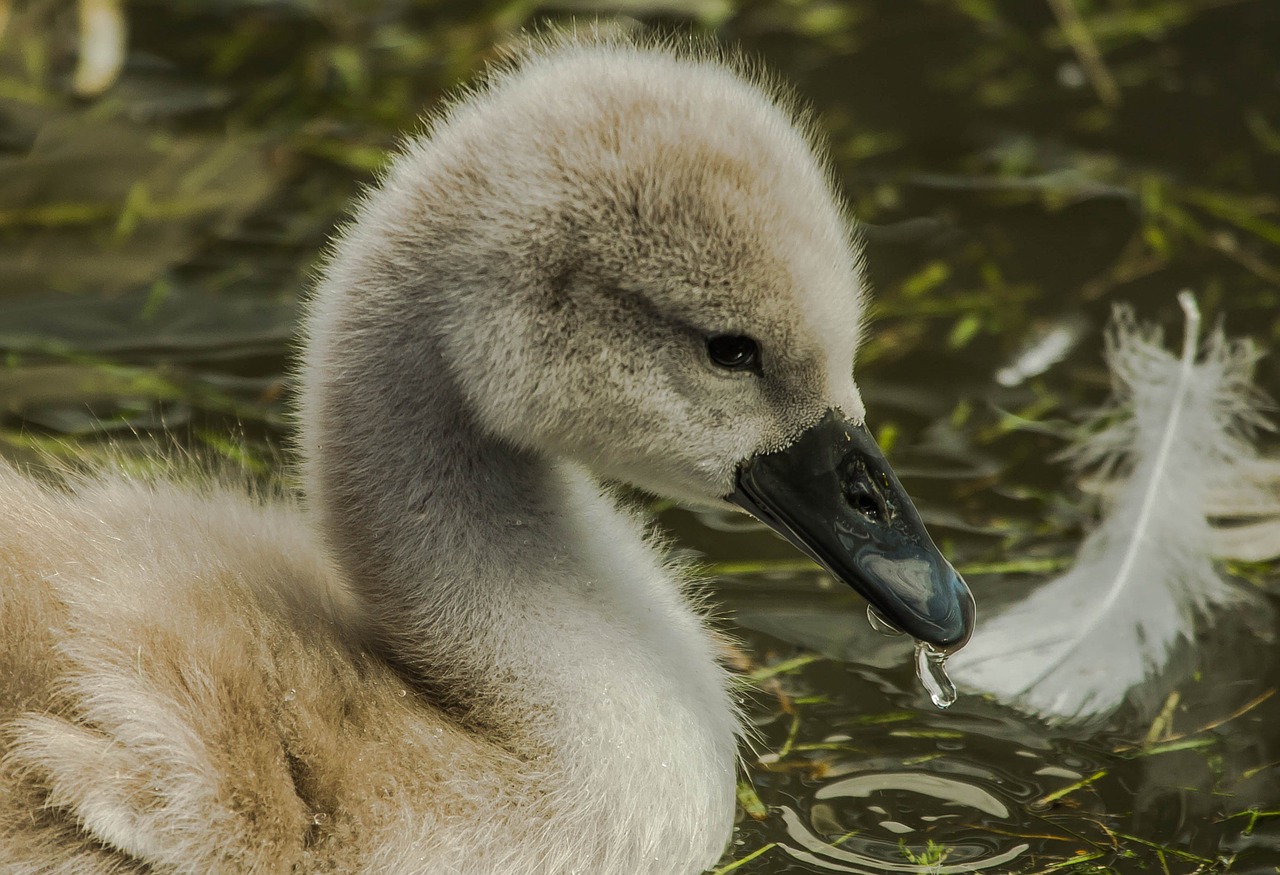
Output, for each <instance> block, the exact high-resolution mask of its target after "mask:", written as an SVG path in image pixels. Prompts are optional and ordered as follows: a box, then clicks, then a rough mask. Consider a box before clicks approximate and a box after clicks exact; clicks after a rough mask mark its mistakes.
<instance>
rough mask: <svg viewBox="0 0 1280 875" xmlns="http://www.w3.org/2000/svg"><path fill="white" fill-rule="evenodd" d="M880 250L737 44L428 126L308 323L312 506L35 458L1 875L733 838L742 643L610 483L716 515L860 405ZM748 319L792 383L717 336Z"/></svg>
mask: <svg viewBox="0 0 1280 875" xmlns="http://www.w3.org/2000/svg"><path fill="white" fill-rule="evenodd" d="M861 312H862V299H861V292H860V283H859V269H858V259H857V255H856V250H855V247H854V246H853V245H852V243H851V242H850V236H849V232H848V226H847V223H846V221H845V217H844V215H843V210H842V207H841V206H840V203H839V201H838V199H837V198H836V197H835V196H834V195H833V192H832V187H831V185H830V180H829V173H828V171H827V170H826V169H825V167H824V166H823V164H822V163H821V161H820V160H818V159H817V158H815V155H814V153H813V151H812V147H811V145H810V143H809V140H808V137H807V135H806V134H805V133H804V132H803V131H802V130H801V129H800V128H799V127H798V126H797V122H796V120H795V118H794V117H793V115H792V114H791V113H790V112H789V111H787V110H785V109H782V108H779V105H778V104H777V103H776V102H775V99H774V98H772V97H770V96H769V94H768V93H767V92H766V90H763V89H762V88H761V87H759V86H758V85H756V84H753V83H752V82H751V81H750V80H749V79H748V78H747V77H745V76H744V75H743V74H741V73H739V72H736V71H735V70H734V69H733V67H732V65H728V64H726V63H724V62H723V61H721V60H718V59H716V58H713V57H711V56H709V55H705V54H701V53H698V52H689V51H677V50H673V49H671V48H670V47H663V46H646V45H636V44H633V43H631V42H628V41H625V40H621V39H617V38H605V39H600V38H589V39H580V38H557V39H554V40H551V41H548V42H545V43H543V44H541V45H540V46H538V47H536V48H533V49H531V50H528V51H526V52H525V53H523V54H522V55H521V57H519V58H518V59H517V60H516V61H514V62H513V63H512V64H510V65H509V66H508V67H507V68H505V69H503V70H501V71H499V72H497V73H495V74H494V75H493V76H492V77H491V78H490V80H489V81H488V82H487V83H486V84H484V85H483V86H481V87H479V88H477V89H475V90H473V91H471V92H468V93H466V94H465V95H464V96H462V97H461V98H460V99H459V100H458V101H457V102H456V103H455V104H453V105H452V106H451V107H450V108H448V109H447V110H446V111H445V112H444V113H443V114H442V115H441V116H440V117H439V118H437V119H436V120H435V121H434V122H433V123H432V125H431V130H430V132H429V133H427V134H425V135H423V136H421V137H419V138H418V139H415V140H413V141H411V142H410V143H409V144H408V145H407V146H406V147H405V149H404V150H403V152H402V153H401V154H400V155H398V156H397V157H396V158H395V159H394V161H393V162H392V163H391V165H390V168H389V169H388V171H387V172H386V174H385V177H384V179H383V180H382V183H381V185H380V186H379V187H378V188H377V190H375V191H373V192H371V193H370V194H369V195H368V196H366V197H365V198H364V199H363V201H362V202H361V203H360V204H359V206H358V207H357V209H356V211H355V215H354V218H353V219H352V221H351V223H350V224H349V225H348V226H347V227H346V229H345V230H344V231H343V232H342V233H341V234H340V235H339V239H338V240H337V242H336V243H335V244H334V246H333V249H332V252H331V253H330V256H329V259H328V264H327V266H326V268H325V270H324V275H323V279H322V281H321V282H320V284H319V287H318V289H317V290H316V293H315V295H314V300H313V301H312V303H311V307H310V313H309V316H308V318H307V321H306V326H305V337H306V341H305V343H306V347H305V355H304V360H303V364H302V369H301V375H300V377H301V384H302V390H301V397H300V404H299V408H298V411H299V429H300V435H301V437H300V442H301V448H302V454H303V457H304V475H305V476H304V478H303V479H304V481H305V483H304V485H305V489H304V493H305V496H306V498H305V502H304V506H303V507H299V506H295V504H294V503H293V502H292V501H288V500H274V499H273V500H263V499H259V498H255V497H253V496H252V495H250V494H249V493H248V492H247V491H245V490H242V489H239V488H235V487H228V486H220V485H203V486H200V485H195V486H193V485H191V484H190V483H189V482H174V481H170V480H164V479H157V480H154V481H151V482H136V481H130V480H128V479H126V478H124V477H121V476H117V475H113V474H106V473H104V474H102V475H101V476H99V477H96V478H89V479H85V480H82V481H80V482H79V483H78V484H77V485H74V486H73V487H70V488H67V489H53V488H46V487H43V486H39V485H37V484H36V483H35V482H34V481H33V480H31V479H29V478H28V477H27V476H25V475H23V474H21V473H19V472H17V471H15V470H13V469H11V468H7V467H3V466H0V753H2V754H3V759H2V760H0V872H4V873H27V872H32V873H34V872H41V873H55V872H56V873H77V875H80V873H135V872H148V873H150V872H189V873H201V875H206V873H216V872H237V873H239V872H253V873H269V872H281V873H283V872H297V873H303V872H306V873H310V872H377V873H431V875H441V873H503V875H520V873H553V872H554V873H565V872H583V873H593V875H600V873H606V875H607V873H624V872H625V873H653V875H673V873H690V872H696V871H699V870H701V869H703V868H704V867H707V866H709V865H711V864H712V863H714V862H715V860H716V858H717V857H718V856H719V854H720V853H721V851H722V849H723V848H724V846H725V843H726V841H727V839H728V837H729V832H730V827H731V823H732V819H733V804H734V803H733V795H734V769H735V759H736V752H735V751H736V734H737V732H738V730H739V724H738V718H737V714H736V711H735V707H734V703H733V700H732V697H731V695H730V693H729V692H728V689H727V683H726V681H727V675H726V672H725V671H724V670H723V669H722V668H721V667H720V665H719V664H718V662H717V659H716V654H717V652H718V648H719V642H718V640H717V638H716V636H715V634H714V633H713V632H711V631H710V630H709V629H708V628H707V626H706V625H705V623H704V621H703V618H702V616H701V613H700V610H699V608H698V605H697V602H696V600H691V598H690V596H689V594H688V593H687V591H686V589H687V588H686V586H685V584H684V583H683V581H682V580H681V578H680V576H679V574H678V573H677V572H675V571H673V570H672V569H670V568H669V567H668V566H667V565H666V564H665V562H664V558H663V556H662V555H661V554H660V552H659V551H658V550H657V549H655V547H653V546H652V545H651V544H649V543H648V541H647V538H646V535H645V524H644V523H643V521H641V520H637V519H634V518H632V516H630V515H629V514H628V513H626V512H624V511H621V510H619V509H618V508H617V507H615V504H614V502H613V501H612V500H611V499H610V498H609V497H608V495H607V494H605V493H602V492H601V490H600V488H599V487H598V486H596V485H595V484H596V483H597V482H599V481H600V480H604V479H610V480H622V481H625V482H628V483H632V484H635V485H637V486H640V487H642V488H646V489H650V490H653V491H655V492H658V493H661V494H664V495H669V496H672V497H675V498H678V499H686V500H692V501H697V502H702V503H711V504H721V505H723V497H724V496H727V495H729V494H730V493H732V492H733V489H734V476H735V475H734V472H735V469H736V467H737V465H738V464H739V463H740V462H741V461H742V460H743V459H746V458H748V457H751V456H752V455H753V454H757V453H760V452H765V451H769V450H774V449H777V448H779V447H782V446H785V445H787V444H788V442H790V441H792V440H793V439H794V438H795V436H796V435H797V434H798V433H800V432H801V431H803V430H804V429H805V428H807V427H808V426H810V425H811V424H812V423H813V422H815V421H816V420H818V419H819V417H821V416H822V415H823V411H825V410H827V409H829V408H835V409H838V410H840V411H842V412H843V413H844V414H845V415H846V416H847V417H849V419H850V420H852V421H854V422H860V421H861V419H862V417H863V408H862V403H861V400H860V398H859V395H858V391H857V388H856V387H855V385H854V383H853V380H852V377H851V373H850V371H851V363H852V360H853V356H854V350H855V346H856V344H857V340H858V334H859V324H860V320H861ZM714 335H750V336H751V337H752V338H754V339H755V340H756V342H757V343H758V345H759V349H760V350H761V356H762V362H763V367H761V368H759V369H757V372H751V373H748V372H745V371H736V370H731V369H725V368H723V367H717V366H715V364H714V363H710V362H708V359H707V340H706V338H707V337H708V336H714Z"/></svg>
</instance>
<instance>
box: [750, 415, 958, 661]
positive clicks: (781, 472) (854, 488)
mask: <svg viewBox="0 0 1280 875" xmlns="http://www.w3.org/2000/svg"><path fill="white" fill-rule="evenodd" d="M728 500H729V501H731V502H733V503H735V504H737V505H738V506H739V507H741V508H742V509H743V510H745V511H747V512H748V513H750V514H751V515H752V516H754V517H756V518H757V519H759V520H760V521H761V522H763V523H764V524H765V525H767V526H769V527H770V528H772V529H774V530H775V531H776V532H778V533H779V534H781V535H782V536H783V537H785V538H786V539H787V540H788V541H790V542H791V543H793V544H795V545H796V546H797V547H799V548H800V549H801V550H803V551H804V552H805V553H807V554H808V555H809V556H810V557H812V558H813V559H814V560H816V561H817V562H818V564H820V565H822V566H823V567H824V568H826V569H827V570H828V571H829V572H831V573H832V574H833V575H834V576H835V577H836V578H837V579H839V580H843V581H844V582H845V583H847V584H849V586H851V587H853V588H854V589H855V590H857V591H858V592H859V593H860V594H861V595H862V596H863V597H864V598H865V599H866V600H867V601H868V602H870V603H871V605H872V606H873V607H874V608H875V609H876V611H877V612H878V613H879V614H880V615H881V616H882V617H883V618H884V619H885V620H887V621H889V622H890V623H891V624H893V625H894V626H896V627H898V628H899V629H901V630H902V631H903V632H906V633H907V634H909V635H911V636H912V637H914V638H916V639H918V640H920V641H925V642H927V643H929V644H932V645H934V646H935V647H939V648H943V649H946V650H954V649H956V648H959V647H962V646H963V645H964V643H965V642H966V641H968V640H969V635H970V634H971V633H972V632H973V621H974V614H975V608H974V603H973V595H972V594H971V593H970V592H969V587H968V586H966V585H965V582H964V580H962V579H961V577H960V575H959V574H957V573H956V570H955V569H954V568H952V567H951V563H949V562H948V561H947V560H946V559H945V558H944V557H943V555H942V554H941V553H940V552H939V551H938V548H937V547H935V546H934V544H933V541H932V540H931V539H930V538H929V533H928V532H926V531H925V528H924V523H923V522H921V520H920V514H919V512H918V511H917V510H916V509H915V505H913V504H912V503H911V499H910V498H908V497H907V493H906V491H905V490H904V489H903V488H902V484H901V483H899V482H898V478H897V477H896V476H895V475H894V473H893V470H892V469H891V468H890V467H889V463H888V461H887V460H886V459H885V457H884V454H883V453H882V452H880V447H879V446H877V445H876V441H875V438H873V437H872V436H871V432H869V431H868V430H867V427H866V426H865V425H863V424H857V425H855V424H854V423H852V422H850V421H849V420H847V419H845V418H844V417H843V416H841V415H840V414H838V413H836V412H835V411H834V410H828V411H827V413H826V415H825V416H823V418H822V419H821V420H819V422H818V423H817V424H816V425H814V426H812V427H810V428H809V429H808V430H807V431H805V432H804V433H803V434H802V435H800V437H799V439H797V440H796V442H795V443H793V444H792V445H791V446H789V447H786V448H785V449H781V450H777V451H775V452H772V453H763V454H761V455H758V456H754V457H752V458H750V459H748V460H747V461H745V462H743V463H742V464H741V465H740V466H739V468H738V476H737V488H736V489H735V490H734V493H733V495H731V496H729V498H728Z"/></svg>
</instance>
